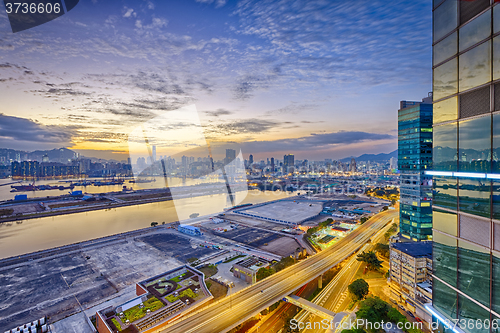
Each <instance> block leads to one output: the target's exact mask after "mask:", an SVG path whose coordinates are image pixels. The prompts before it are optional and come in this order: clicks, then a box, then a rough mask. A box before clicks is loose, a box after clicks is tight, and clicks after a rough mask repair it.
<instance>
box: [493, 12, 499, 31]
mask: <svg viewBox="0 0 500 333" xmlns="http://www.w3.org/2000/svg"><path fill="white" fill-rule="evenodd" d="M498 31H500V6H495V7H493V33H496V32H498Z"/></svg>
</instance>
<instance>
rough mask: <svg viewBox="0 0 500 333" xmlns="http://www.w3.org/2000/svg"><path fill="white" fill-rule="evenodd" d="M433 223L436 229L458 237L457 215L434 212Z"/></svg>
mask: <svg viewBox="0 0 500 333" xmlns="http://www.w3.org/2000/svg"><path fill="white" fill-rule="evenodd" d="M432 223H433V228H434V229H436V230H440V231H442V232H446V233H447V234H450V235H453V236H458V232H457V229H458V225H457V214H455V213H448V212H445V211H440V210H434V211H433V212H432Z"/></svg>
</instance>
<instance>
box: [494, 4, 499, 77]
mask: <svg viewBox="0 0 500 333" xmlns="http://www.w3.org/2000/svg"><path fill="white" fill-rule="evenodd" d="M497 7H498V6H497ZM499 11H500V10H499ZM499 78H500V36H497V37H495V38H493V80H496V79H499Z"/></svg>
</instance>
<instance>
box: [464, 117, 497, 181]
mask: <svg viewBox="0 0 500 333" xmlns="http://www.w3.org/2000/svg"><path fill="white" fill-rule="evenodd" d="M458 133H459V138H458V165H459V167H458V168H459V171H463V172H464V171H468V172H490V170H491V163H490V161H491V116H490V115H489V114H488V115H487V116H484V117H480V118H476V119H471V120H465V121H461V122H459V124H458Z"/></svg>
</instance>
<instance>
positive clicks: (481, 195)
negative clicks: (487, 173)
mask: <svg viewBox="0 0 500 333" xmlns="http://www.w3.org/2000/svg"><path fill="white" fill-rule="evenodd" d="M458 186H459V187H458V188H459V190H458V206H459V210H460V211H462V212H466V213H470V214H474V215H478V216H484V217H490V195H491V187H490V181H489V180H486V179H467V178H459V180H458Z"/></svg>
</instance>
